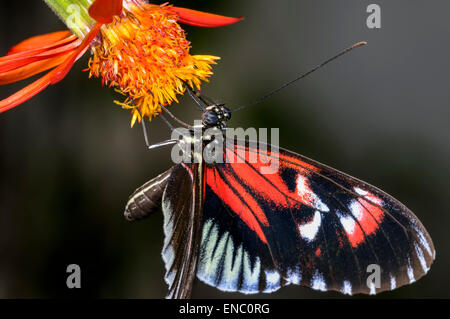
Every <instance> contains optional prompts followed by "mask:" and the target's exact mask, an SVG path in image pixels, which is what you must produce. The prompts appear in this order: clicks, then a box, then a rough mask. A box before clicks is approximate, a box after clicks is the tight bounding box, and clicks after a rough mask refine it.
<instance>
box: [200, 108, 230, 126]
mask: <svg viewBox="0 0 450 319" xmlns="http://www.w3.org/2000/svg"><path fill="white" fill-rule="evenodd" d="M230 119H231V111H230V110H229V109H228V108H226V107H225V104H214V105H211V106H208V107H207V108H206V110H205V112H203V115H202V123H203V126H204V127H205V128H209V127H218V128H220V129H224V128H226V127H227V121H228V120H230Z"/></svg>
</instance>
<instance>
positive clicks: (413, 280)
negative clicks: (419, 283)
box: [407, 262, 416, 284]
mask: <svg viewBox="0 0 450 319" xmlns="http://www.w3.org/2000/svg"><path fill="white" fill-rule="evenodd" d="M407 272H408V278H409V283H410V284H412V283H413V282H415V281H416V278H414V271H413V269H412V267H411V264H410V263H409V262H408V268H407Z"/></svg>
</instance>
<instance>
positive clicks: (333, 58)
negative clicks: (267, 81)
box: [231, 41, 367, 112]
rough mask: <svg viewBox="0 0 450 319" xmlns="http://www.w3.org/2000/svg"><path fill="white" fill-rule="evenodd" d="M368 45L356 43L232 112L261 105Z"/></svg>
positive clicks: (362, 42) (363, 42)
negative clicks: (324, 67)
mask: <svg viewBox="0 0 450 319" xmlns="http://www.w3.org/2000/svg"><path fill="white" fill-rule="evenodd" d="M366 44H367V42H365V41H361V42H358V43H355V44H353V45H352V46H350V47H348V48H347V49H345V50H343V51H341V52H340V53H338V54H336V55H335V56H333V57H332V58H329V59H328V60H326V61H325V62H322V63H321V64H319V65H317V66H315V67H314V68H312V69H311V70H309V71H308V72H306V73H304V74H302V75H300V76H299V77H297V78H295V79H293V80H292V81H289V82H287V83H285V84H283V85H282V86H280V87H279V88H277V89H275V90H273V91H271V92H269V93H267V94H266V95H264V96H263V97H261V98H259V99H257V100H255V101H253V102H251V103H249V104H246V105H243V106H239V107H237V108H235V109H234V110H231V111H232V112H235V111H239V110H242V109H245V108H247V107H249V106H252V105H255V104H258V103H260V102H262V101H264V100H266V99H268V98H269V97H271V96H272V95H274V94H276V93H278V92H279V91H281V90H282V89H284V88H286V87H288V86H290V85H291V84H294V83H295V82H297V81H299V80H301V79H303V78H305V77H307V76H308V75H310V74H311V73H313V72H315V71H317V70H318V69H320V68H321V67H323V66H325V65H327V64H328V63H330V62H332V61H334V60H336V59H337V58H339V57H340V56H342V55H344V54H346V53H348V52H350V51H352V50H353V49H356V48H358V47H360V46H363V45H366Z"/></svg>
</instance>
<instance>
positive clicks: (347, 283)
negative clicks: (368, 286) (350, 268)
mask: <svg viewBox="0 0 450 319" xmlns="http://www.w3.org/2000/svg"><path fill="white" fill-rule="evenodd" d="M341 292H342V293H343V294H345V295H350V296H351V295H352V284H351V283H350V281H347V280H346V281H344V287H342V290H341Z"/></svg>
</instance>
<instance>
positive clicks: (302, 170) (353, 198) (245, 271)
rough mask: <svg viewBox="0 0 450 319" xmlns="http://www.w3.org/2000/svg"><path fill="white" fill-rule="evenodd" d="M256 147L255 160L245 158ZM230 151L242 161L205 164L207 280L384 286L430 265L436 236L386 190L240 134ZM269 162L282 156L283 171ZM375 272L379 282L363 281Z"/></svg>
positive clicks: (234, 287)
mask: <svg viewBox="0 0 450 319" xmlns="http://www.w3.org/2000/svg"><path fill="white" fill-rule="evenodd" d="M265 149H267V148H265ZM251 153H257V154H258V157H257V158H258V160H257V161H256V162H249V160H248V159H249V158H250V154H251ZM231 155H234V156H235V159H236V158H239V157H242V158H240V160H241V163H236V161H235V162H233V163H229V162H228V163H227V162H225V163H221V164H220V163H216V164H213V165H207V166H206V168H205V176H206V177H205V182H206V190H205V192H206V193H205V203H204V212H203V223H204V225H203V231H202V240H201V246H200V258H199V262H198V272H197V275H198V277H199V278H200V279H201V280H203V281H204V282H206V283H208V284H210V285H213V286H217V287H218V288H219V289H222V290H226V291H241V292H245V293H255V292H259V291H266V292H270V291H273V290H276V289H278V288H279V287H281V286H283V285H286V284H290V283H293V284H301V285H304V286H308V287H311V288H313V289H317V290H336V291H340V292H342V293H346V294H354V293H378V292H381V291H385V290H391V289H395V288H397V287H400V286H402V285H405V284H408V283H411V282H414V281H415V280H417V279H419V278H420V277H422V276H423V275H424V274H425V273H426V272H427V271H428V269H429V267H430V265H431V263H432V261H433V259H434V255H435V252H434V246H433V243H432V241H431V238H430V236H429V235H428V233H427V231H426V230H425V228H424V227H423V225H422V224H421V222H420V221H419V220H418V219H417V217H416V216H415V215H414V214H413V213H412V212H411V211H410V210H408V209H407V208H406V207H405V206H404V205H403V204H401V203H400V202H399V201H397V200H396V199H394V198H393V197H391V196H390V195H388V194H386V193H384V192H382V191H380V190H379V189H377V188H375V187H373V186H371V185H369V184H367V183H365V182H362V181H360V180H358V179H355V178H353V177H351V176H349V175H346V174H344V173H341V172H339V171H337V170H335V169H332V168H330V167H328V166H325V165H323V164H320V163H318V162H315V161H313V160H311V159H308V158H306V157H303V156H301V155H298V154H295V153H292V152H290V151H287V150H283V149H279V151H277V152H271V151H270V147H269V151H262V150H258V149H256V148H254V147H251V146H250V145H249V144H248V143H247V142H245V143H242V141H241V142H239V143H237V144H236V145H235V148H234V149H233V148H232V147H229V145H228V148H226V149H225V151H224V159H227V158H229V157H230V156H231ZM268 160H278V163H279V169H278V170H277V171H276V172H275V173H273V174H262V173H261V167H263V166H265V165H267V164H266V163H267V162H268ZM377 267H378V268H377ZM377 269H378V270H379V271H380V282H379V285H378V283H377V281H376V280H369V281H368V280H367V279H368V277H369V275H370V274H372V273H373V272H374V270H375V271H376V270H377Z"/></svg>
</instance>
